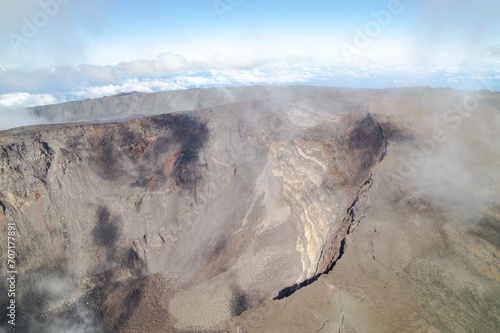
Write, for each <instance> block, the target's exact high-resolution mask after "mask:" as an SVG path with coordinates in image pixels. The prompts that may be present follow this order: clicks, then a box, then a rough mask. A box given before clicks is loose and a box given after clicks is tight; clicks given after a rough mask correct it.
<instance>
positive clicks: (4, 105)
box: [0, 92, 60, 109]
mask: <svg viewBox="0 0 500 333" xmlns="http://www.w3.org/2000/svg"><path fill="white" fill-rule="evenodd" d="M58 102H60V101H58V100H57V99H56V98H55V97H54V96H52V95H49V94H34V95H33V94H30V93H27V92H19V93H10V94H2V95H0V109H18V108H25V107H29V106H35V105H48V104H55V103H58Z"/></svg>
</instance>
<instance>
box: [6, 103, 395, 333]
mask: <svg viewBox="0 0 500 333" xmlns="http://www.w3.org/2000/svg"><path fill="white" fill-rule="evenodd" d="M292 109H293V108H292ZM294 112H295V111H294ZM301 112H302V111H301ZM235 115H237V116H235ZM313 118H314V119H316V121H315V122H314V121H313V122H311V121H310V120H308V122H307V124H306V125H302V124H301V123H300V121H299V122H298V120H297V117H295V116H294V117H291V113H290V108H289V107H288V108H281V107H278V108H277V109H272V108H267V107H266V105H265V103H264V102H261V103H244V104H234V105H228V106H225V107H219V108H215V109H208V110H202V111H197V112H184V113H172V114H166V115H160V116H154V117H145V118H140V119H134V120H129V121H126V122H123V123H110V124H71V125H52V126H41V127H34V128H30V129H24V130H22V129H19V130H12V131H7V132H3V133H1V134H0V143H1V145H2V148H1V149H2V150H1V155H0V170H1V173H2V175H1V178H0V208H1V214H0V219H2V220H4V221H6V222H14V223H16V226H17V231H18V233H19V239H20V242H19V244H18V251H19V257H18V259H19V270H20V282H19V283H20V286H23V287H22V288H20V295H21V296H20V320H19V322H20V325H25V327H28V326H31V327H32V328H33V327H39V331H44V330H45V331H50V330H51V329H54V327H56V328H57V329H60V328H61V327H63V328H66V329H67V327H68V325H69V327H71V325H76V324H78V325H80V324H82V322H83V323H84V324H85V320H83V319H82V315H81V309H82V308H84V310H85V311H87V312H88V313H91V316H90V317H92V318H93V319H92V323H91V324H89V323H87V324H88V325H95V327H94V329H95V330H96V331H97V330H99V329H106V330H111V331H116V330H120V331H123V332H139V331H141V330H144V329H146V328H147V330H148V331H161V330H173V331H175V330H205V329H206V330H208V329H210V330H217V329H220V328H221V327H222V325H223V323H224V322H225V321H227V320H229V319H230V318H232V317H234V316H238V315H240V314H241V313H242V312H244V311H245V310H247V309H250V308H252V307H256V306H259V305H260V304H262V303H263V302H265V301H266V300H268V299H271V298H273V297H276V296H277V295H278V293H279V291H280V290H283V289H286V288H289V287H290V286H299V285H300V284H301V283H303V282H304V281H307V280H310V279H312V278H314V277H315V276H317V275H318V274H321V273H323V272H324V271H326V270H328V269H329V268H330V267H331V265H332V262H334V261H335V260H336V258H337V257H338V256H339V254H340V252H341V249H342V240H343V239H344V237H345V234H346V233H347V230H348V228H349V227H350V223H351V222H352V221H351V220H350V219H349V216H350V215H349V214H350V213H349V208H350V207H351V206H352V204H353V203H354V202H355V201H356V198H357V195H358V193H359V191H360V189H361V188H362V186H363V185H364V184H366V183H367V181H369V179H370V170H371V168H372V167H373V166H374V165H375V164H376V163H377V162H379V161H380V160H381V159H382V158H383V156H384V152H385V145H386V141H385V138H384V135H383V133H382V129H381V127H380V126H379V125H378V124H377V122H376V121H375V120H374V119H373V118H372V117H371V116H370V114H369V113H368V112H367V111H366V110H365V109H363V108H358V109H356V110H354V111H352V112H350V113H348V114H346V115H343V116H342V117H337V116H318V115H311V119H313ZM2 233H5V230H2ZM2 235H3V234H2ZM5 271H6V267H5V266H2V272H3V273H5ZM52 284H53V285H57V286H58V287H57V288H52V289H51V288H48V289H47V288H46V286H47V285H52ZM33 300H38V301H33ZM146 309H150V311H146ZM41 318H57V320H41ZM68 318H69V319H68ZM75 318H76V319H75ZM75 323H76V324H75ZM152 323H155V325H154V327H151V325H152ZM65 325H66V326H65Z"/></svg>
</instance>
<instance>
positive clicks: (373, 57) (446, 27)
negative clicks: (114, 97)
mask: <svg viewBox="0 0 500 333" xmlns="http://www.w3.org/2000/svg"><path fill="white" fill-rule="evenodd" d="M3 2H4V3H3V4H2V12H0V50H1V51H2V52H0V109H9V108H18V107H24V106H28V105H36V104H47V103H57V102H64V101H69V100H75V99H82V98H93V97H100V96H105V95H110V94H115V93H119V92H123V91H130V90H137V91H146V92H153V91H161V90H170V89H186V88H198V87H210V86H234V85H253V84H315V85H331V86H351V87H365V88H387V87H392V86H414V85H430V86H433V87H439V86H446V87H454V88H459V89H467V88H470V87H473V86H474V83H475V82H476V81H477V80H480V79H483V80H484V79H487V80H489V82H491V84H490V85H489V88H491V89H494V90H500V86H499V82H500V71H499V69H500V23H498V22H500V20H499V19H498V17H499V14H500V1H498V0H478V1H474V2H473V1H470V0H420V1H417V0H400V1H398V0H385V1H380V0H372V1H367V0H363V1H346V0H333V1H281V0H279V1H262V0H215V1H214V0H195V1H144V2H139V1H130V0H122V1H113V0H88V1H82V0H18V1H7V0H3Z"/></svg>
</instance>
